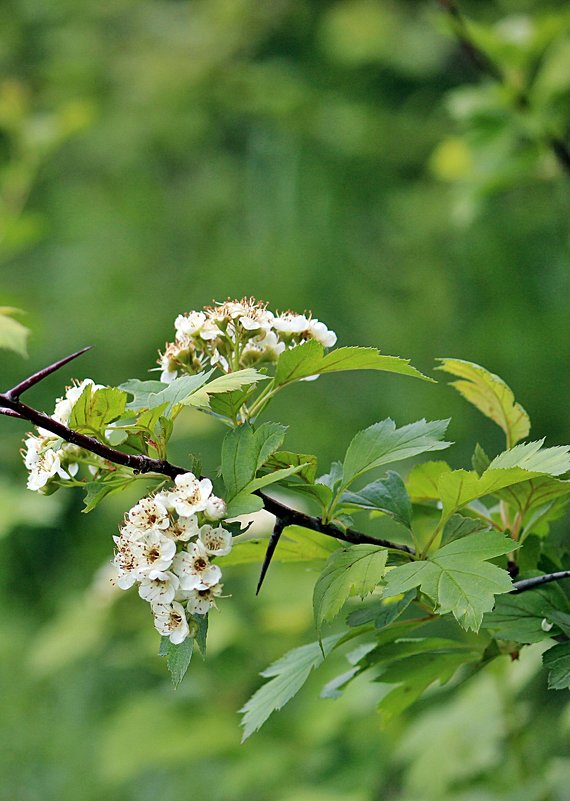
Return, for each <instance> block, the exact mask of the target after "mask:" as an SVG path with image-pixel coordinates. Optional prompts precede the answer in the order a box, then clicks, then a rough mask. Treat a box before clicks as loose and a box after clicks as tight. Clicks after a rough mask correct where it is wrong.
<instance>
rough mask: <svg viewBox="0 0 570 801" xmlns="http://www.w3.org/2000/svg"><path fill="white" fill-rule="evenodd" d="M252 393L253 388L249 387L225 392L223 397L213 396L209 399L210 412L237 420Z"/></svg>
mask: <svg viewBox="0 0 570 801" xmlns="http://www.w3.org/2000/svg"><path fill="white" fill-rule="evenodd" d="M251 391H252V389H251V387H247V388H246V389H236V390H234V391H233V392H224V394H223V395H211V396H209V399H208V400H209V404H210V410H211V411H212V412H213V413H214V414H217V415H220V416H221V417H227V418H228V419H230V420H235V419H236V418H237V416H238V413H239V410H240V409H241V407H242V406H243V404H244V403H245V402H246V401H247V399H248V397H249V394H250V392H251Z"/></svg>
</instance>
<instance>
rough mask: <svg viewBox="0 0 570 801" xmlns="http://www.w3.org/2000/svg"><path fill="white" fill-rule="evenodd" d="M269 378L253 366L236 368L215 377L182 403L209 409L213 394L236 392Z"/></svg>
mask: <svg viewBox="0 0 570 801" xmlns="http://www.w3.org/2000/svg"><path fill="white" fill-rule="evenodd" d="M267 378H268V376H266V375H263V374H262V373H260V372H258V371H257V370H254V369H253V368H252V367H248V368H247V369H245V370H236V372H235V373H229V374H228V375H221V376H219V377H218V378H214V379H213V381H210V382H209V383H207V384H204V385H203V386H201V387H200V388H199V389H197V390H196V391H195V392H193V393H192V395H189V396H188V397H187V398H185V400H184V401H182V403H183V404H184V405H185V406H196V407H197V408H199V409H208V408H210V407H211V397H210V396H211V395H219V394H225V393H230V392H235V391H236V390H240V389H242V388H243V387H248V386H251V384H256V383H257V382H258V381H265V380H267Z"/></svg>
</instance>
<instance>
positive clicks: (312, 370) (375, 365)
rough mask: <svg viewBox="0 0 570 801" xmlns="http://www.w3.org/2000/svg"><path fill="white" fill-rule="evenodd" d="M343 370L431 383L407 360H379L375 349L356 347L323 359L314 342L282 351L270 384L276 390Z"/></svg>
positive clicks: (339, 351) (342, 349)
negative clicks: (385, 374) (375, 372)
mask: <svg viewBox="0 0 570 801" xmlns="http://www.w3.org/2000/svg"><path fill="white" fill-rule="evenodd" d="M346 370H382V371H385V372H389V373H399V374H400V375H408V376H412V377H413V378H421V379H423V380H424V381H433V379H432V378H428V377H427V376H425V375H423V374H422V373H420V372H419V370H416V369H415V367H412V366H411V365H410V362H409V360H408V359H399V358H398V357H396V356H382V355H381V354H380V351H379V350H377V349H376V348H357V347H351V348H336V349H335V350H333V351H331V352H330V353H327V354H326V355H325V349H324V348H323V346H322V345H320V344H319V343H318V342H316V341H315V340H310V341H309V342H304V343H303V344H302V345H298V346H297V347H296V348H291V349H290V350H285V351H283V353H282V354H281V356H280V357H279V359H278V361H277V369H276V371H275V379H274V381H275V386H277V387H278V386H284V385H285V384H290V383H292V382H293V381H300V380H301V379H302V378H308V377H309V376H313V375H323V374H324V373H338V372H343V371H346Z"/></svg>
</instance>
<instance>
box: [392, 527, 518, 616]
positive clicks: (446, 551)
mask: <svg viewBox="0 0 570 801" xmlns="http://www.w3.org/2000/svg"><path fill="white" fill-rule="evenodd" d="M517 547H518V545H517V543H515V542H514V541H513V540H512V539H510V538H508V537H504V536H502V535H501V534H499V533H498V532H494V531H489V532H481V533H479V534H472V535H471V536H469V537H464V538H463V539H460V540H455V541H454V542H450V543H449V544H448V545H445V546H444V547H443V548H440V549H439V550H438V551H437V552H436V553H435V554H434V555H433V556H432V557H430V559H429V560H424V561H417V562H412V563H410V564H408V565H402V566H400V567H396V568H394V569H393V570H391V571H390V572H389V573H388V574H387V575H386V579H385V583H386V586H385V588H384V595H385V596H386V597H389V596H390V595H399V594H400V593H403V592H408V591H409V590H411V589H413V588H414V587H419V588H420V589H421V591H422V592H423V593H425V595H427V596H428V597H429V598H431V600H432V601H433V603H434V604H435V605H436V611H437V613H438V614H440V615H445V614H447V613H449V612H451V613H453V615H454V617H455V619H456V620H457V622H458V623H459V624H460V625H461V626H462V627H463V628H464V629H473V630H474V631H478V630H479V627H480V625H481V621H482V619H483V614H484V613H485V612H490V611H491V609H492V608H493V605H494V603H495V595H498V594H501V593H505V592H510V591H511V590H512V588H513V584H512V581H511V578H510V576H509V574H508V573H507V571H506V570H502V569H501V568H499V567H496V565H492V564H489V563H488V562H487V561H486V560H488V559H494V558H495V557H498V556H502V555H504V554H507V553H509V552H510V551H512V550H514V549H516V548H517Z"/></svg>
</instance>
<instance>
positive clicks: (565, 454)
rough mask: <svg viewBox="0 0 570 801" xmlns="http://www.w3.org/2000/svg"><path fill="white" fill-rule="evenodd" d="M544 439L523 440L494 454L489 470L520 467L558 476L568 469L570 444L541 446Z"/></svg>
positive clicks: (569, 465) (533, 471) (569, 468)
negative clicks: (496, 454) (550, 446)
mask: <svg viewBox="0 0 570 801" xmlns="http://www.w3.org/2000/svg"><path fill="white" fill-rule="evenodd" d="M543 444H544V439H540V440H538V441H537V442H523V443H521V444H520V445H515V447H514V448H511V449H510V450H507V451H503V453H500V454H499V455H498V456H495V458H494V459H493V461H492V462H491V464H490V465H489V470H498V469H501V470H508V469H509V468H510V467H520V468H521V469H523V470H528V471H529V472H530V473H547V474H548V475H550V476H559V475H561V474H562V473H567V472H568V471H569V470H570V445H559V446H557V447H555V448H543V447H542V445H543Z"/></svg>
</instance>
